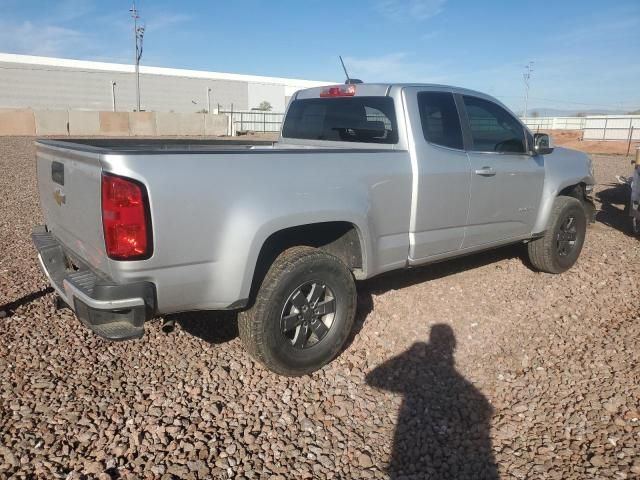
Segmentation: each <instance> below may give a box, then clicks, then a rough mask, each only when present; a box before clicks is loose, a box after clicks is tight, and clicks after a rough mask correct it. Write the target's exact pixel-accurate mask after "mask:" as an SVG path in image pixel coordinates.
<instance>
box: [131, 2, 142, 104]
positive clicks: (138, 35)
mask: <svg viewBox="0 0 640 480" xmlns="http://www.w3.org/2000/svg"><path fill="white" fill-rule="evenodd" d="M129 11H130V12H131V18H133V37H134V40H135V44H136V51H135V55H136V56H135V66H136V106H137V109H136V111H138V112H139V111H140V59H141V58H142V41H143V39H144V26H142V27H138V19H139V18H140V17H139V16H138V10H136V2H135V0H133V6H132V7H131V10H129Z"/></svg>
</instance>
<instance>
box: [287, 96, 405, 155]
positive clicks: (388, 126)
mask: <svg viewBox="0 0 640 480" xmlns="http://www.w3.org/2000/svg"><path fill="white" fill-rule="evenodd" d="M282 136H283V137H285V138H298V139H303V140H330V141H337V142H361V143H387V144H394V143H398V126H397V124H396V115H395V110H394V106H393V99H391V98H389V97H340V98H310V99H304V100H295V101H294V102H293V103H292V104H291V106H290V107H289V111H288V112H287V116H286V118H285V121H284V125H283V127H282Z"/></svg>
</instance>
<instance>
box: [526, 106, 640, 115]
mask: <svg viewBox="0 0 640 480" xmlns="http://www.w3.org/2000/svg"><path fill="white" fill-rule="evenodd" d="M534 112H535V113H537V116H538V117H575V116H577V115H578V114H580V115H581V116H585V115H639V114H640V110H636V111H635V112H627V111H625V110H608V109H606V108H604V109H598V110H595V109H591V110H576V109H572V110H569V109H567V110H565V109H561V108H530V109H528V112H527V113H528V116H529V117H532V116H533V115H532V114H533V113H534ZM518 115H522V111H520V112H518Z"/></svg>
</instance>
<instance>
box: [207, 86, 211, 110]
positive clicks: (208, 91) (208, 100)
mask: <svg viewBox="0 0 640 480" xmlns="http://www.w3.org/2000/svg"><path fill="white" fill-rule="evenodd" d="M207 113H208V114H211V87H207Z"/></svg>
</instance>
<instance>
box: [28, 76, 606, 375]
mask: <svg viewBox="0 0 640 480" xmlns="http://www.w3.org/2000/svg"><path fill="white" fill-rule="evenodd" d="M37 175H38V185H39V192H40V202H41V208H42V211H43V214H44V218H45V221H46V225H42V226H39V227H37V228H36V229H35V230H34V233H33V241H34V243H35V246H36V249H37V251H38V256H39V259H40V263H41V266H42V268H43V270H44V272H45V273H46V275H47V276H48V278H49V280H50V282H51V284H52V285H53V287H54V288H55V290H56V291H57V293H58V294H59V295H60V297H61V298H62V299H63V300H64V302H65V303H66V304H68V305H69V306H70V307H71V308H72V309H73V310H74V312H75V313H76V315H77V317H78V318H79V319H80V320H81V321H82V322H83V323H84V324H85V325H87V326H88V327H89V328H91V329H92V330H93V331H94V332H95V333H97V334H99V335H101V336H103V337H105V338H107V339H112V340H124V339H128V338H137V337H140V336H141V335H143V333H144V322H145V320H147V319H149V318H151V317H153V316H156V315H162V314H170V313H175V312H185V311H192V310H237V311H239V315H238V322H239V332H240V336H241V338H242V340H243V342H244V344H245V346H246V348H247V350H248V351H249V352H250V353H251V355H253V356H254V357H255V358H256V359H257V360H258V361H260V362H261V363H262V364H263V365H265V366H266V367H268V368H270V369H271V370H273V371H275V372H277V373H280V374H285V375H302V374H306V373H309V372H312V371H314V370H316V369H318V368H320V367H321V366H322V365H324V364H325V363H327V362H329V361H330V360H331V359H332V358H333V357H334V356H335V355H337V354H338V353H339V351H340V349H341V348H342V347H343V345H344V343H345V341H346V339H347V336H348V335H349V332H350V330H351V327H352V324H353V320H354V315H355V309H356V288H355V281H356V280H361V279H366V278H370V277H372V276H374V275H378V274H380V273H383V272H386V271H390V270H395V269H403V268H409V267H414V266H418V265H424V264H428V263H430V262H436V261H441V260H444V259H448V258H452V257H457V256H460V255H465V254H469V253H472V252H477V251H482V250H487V249H492V248H496V247H498V246H501V245H505V244H513V243H525V244H526V248H527V251H528V255H529V259H530V261H531V263H532V265H533V266H534V267H536V268H537V269H539V270H541V271H544V272H549V273H560V272H563V271H565V270H567V269H569V268H570V267H571V266H572V265H573V264H574V263H575V262H576V260H577V258H578V255H579V254H580V251H581V249H582V245H583V242H584V240H585V232H586V225H587V223H588V222H589V221H590V219H591V218H592V216H593V204H592V202H591V200H590V194H591V191H592V189H593V185H594V178H593V169H592V166H591V160H590V158H589V157H588V156H587V155H585V154H583V153H580V152H577V151H572V150H567V149H563V148H555V149H554V148H553V146H552V144H551V140H550V137H549V136H548V135H545V134H535V135H534V134H532V133H531V132H530V131H529V130H528V129H527V128H526V126H524V125H523V124H522V123H521V122H520V120H519V119H518V118H517V117H516V116H515V115H514V114H513V113H511V112H510V111H509V110H508V109H507V108H506V107H505V106H504V105H502V104H501V103H500V102H498V101H497V100H495V99H494V98H492V97H489V96H487V95H484V94H482V93H479V92H475V91H471V90H466V89H462V88H455V87H449V86H440V85H412V84H346V85H333V86H327V87H323V88H311V89H308V90H302V91H299V92H298V93H297V94H296V95H295V96H294V97H293V98H292V101H291V102H290V104H289V107H288V109H287V113H286V116H285V120H284V123H283V127H282V131H281V134H280V138H279V140H278V142H276V143H275V144H273V145H228V144H222V143H221V142H216V141H201V142H198V141H189V140H184V141H182V140H180V141H169V140H167V141H164V140H160V141H151V140H114V139H111V140H108V139H66V140H51V139H41V140H38V142H37Z"/></svg>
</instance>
